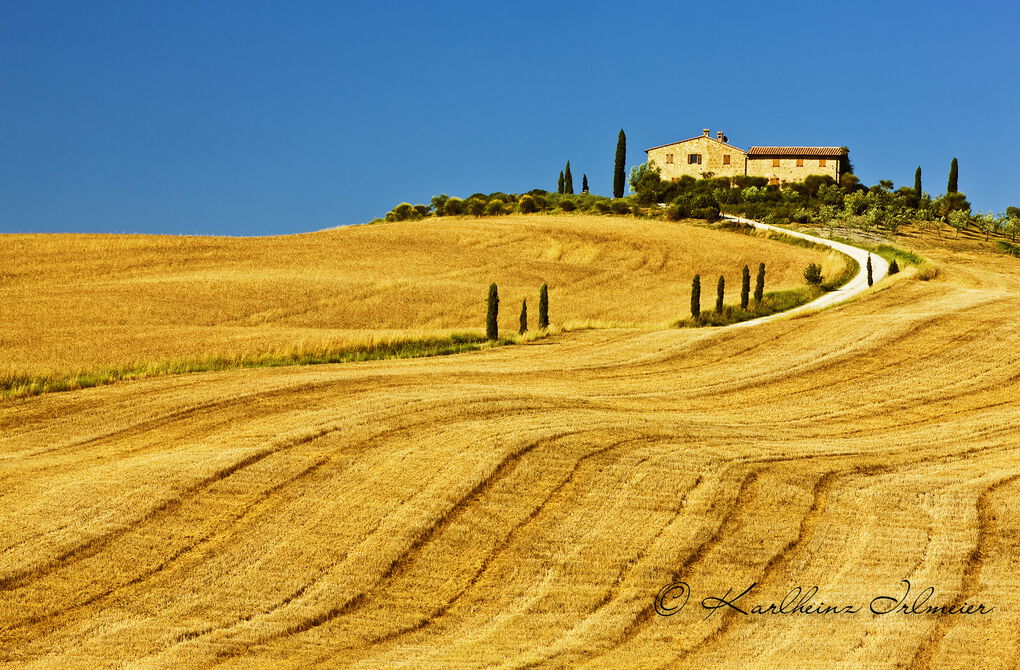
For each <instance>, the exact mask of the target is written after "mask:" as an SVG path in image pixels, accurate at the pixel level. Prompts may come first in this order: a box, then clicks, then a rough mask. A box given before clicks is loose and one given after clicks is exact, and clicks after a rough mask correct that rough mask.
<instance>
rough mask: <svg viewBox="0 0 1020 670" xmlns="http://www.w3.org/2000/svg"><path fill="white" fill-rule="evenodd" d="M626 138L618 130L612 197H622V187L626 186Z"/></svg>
mask: <svg viewBox="0 0 1020 670" xmlns="http://www.w3.org/2000/svg"><path fill="white" fill-rule="evenodd" d="M626 169H627V136H626V135H624V134H623V128H620V135H619V137H617V138H616V165H615V166H614V167H613V197H614V198H622V197H623V187H624V186H626V185H627V175H626V174H625V171H626Z"/></svg>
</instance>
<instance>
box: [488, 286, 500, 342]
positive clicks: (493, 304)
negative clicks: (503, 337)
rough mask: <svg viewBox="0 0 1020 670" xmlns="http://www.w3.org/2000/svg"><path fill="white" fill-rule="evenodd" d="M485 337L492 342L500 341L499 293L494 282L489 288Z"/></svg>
mask: <svg viewBox="0 0 1020 670" xmlns="http://www.w3.org/2000/svg"><path fill="white" fill-rule="evenodd" d="M485 337H487V338H488V339H490V340H498V339H499V292H498V291H497V289H496V284H495V282H493V283H492V284H491V285H490V286H489V300H488V311H487V312H486V315H485Z"/></svg>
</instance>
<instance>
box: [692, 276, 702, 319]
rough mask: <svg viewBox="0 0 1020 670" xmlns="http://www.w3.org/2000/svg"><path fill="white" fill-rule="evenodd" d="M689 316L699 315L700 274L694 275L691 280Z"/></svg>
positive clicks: (695, 316) (696, 316)
mask: <svg viewBox="0 0 1020 670" xmlns="http://www.w3.org/2000/svg"><path fill="white" fill-rule="evenodd" d="M691 316H693V317H694V318H695V319H697V318H698V317H699V316H701V275H694V280H693V281H692V282H691Z"/></svg>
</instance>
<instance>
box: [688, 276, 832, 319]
mask: <svg viewBox="0 0 1020 670" xmlns="http://www.w3.org/2000/svg"><path fill="white" fill-rule="evenodd" d="M824 293H825V289H824V288H822V287H821V286H800V287H798V288H792V289H787V290H785V291H769V292H768V293H766V294H765V295H764V296H763V297H762V301H761V303H759V304H757V305H754V304H752V305H749V306H748V309H741V308H740V307H739V306H737V305H724V306H723V311H722V312H721V313H720V312H716V311H715V310H714V309H713V310H711V311H703V312H702V313H701V315H700V316H698V318H696V319H695V318H694V317H693V316H689V317H687V318H685V319H680V320H679V321H677V322H675V323H673V324H672V326H673V327H674V328H702V327H705V326H728V325H730V324H734V323H739V322H741V321H750V320H751V319H757V318H759V317H762V316H770V315H772V314H777V313H779V312H785V311H787V310H790V309H793V308H794V307H800V306H801V305H806V304H807V303H809V302H811V301H812V300H814V299H815V298H817V297H818V296H820V295H822V294H824Z"/></svg>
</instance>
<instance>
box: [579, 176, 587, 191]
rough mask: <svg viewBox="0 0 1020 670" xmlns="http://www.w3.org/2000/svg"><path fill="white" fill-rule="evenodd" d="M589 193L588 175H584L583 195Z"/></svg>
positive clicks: (582, 177)
mask: <svg viewBox="0 0 1020 670" xmlns="http://www.w3.org/2000/svg"><path fill="white" fill-rule="evenodd" d="M587 192H588V175H586V174H582V175H581V193H587Z"/></svg>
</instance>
